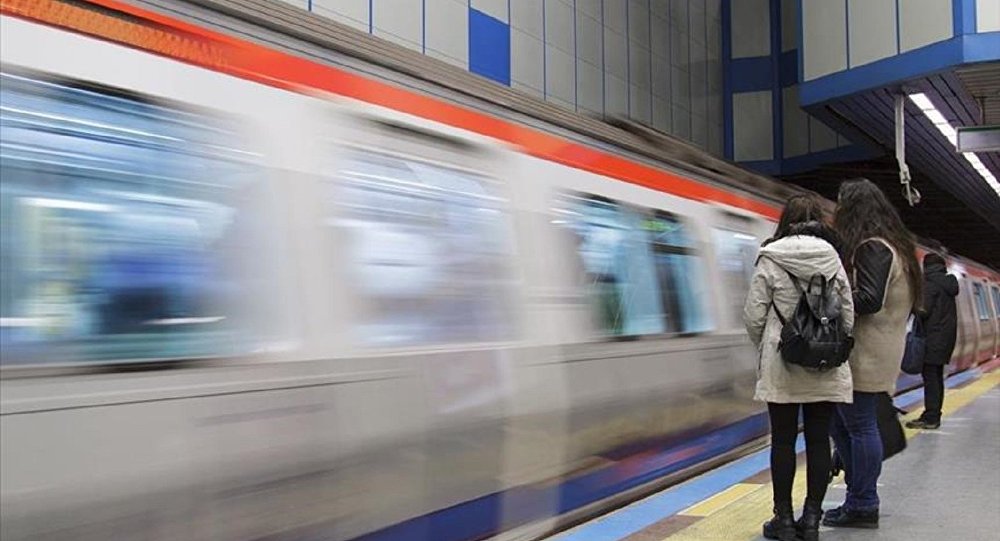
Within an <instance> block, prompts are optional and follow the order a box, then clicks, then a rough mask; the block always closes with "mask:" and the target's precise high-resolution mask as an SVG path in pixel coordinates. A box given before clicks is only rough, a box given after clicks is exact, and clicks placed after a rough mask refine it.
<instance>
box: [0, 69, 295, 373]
mask: <svg viewBox="0 0 1000 541" xmlns="http://www.w3.org/2000/svg"><path fill="white" fill-rule="evenodd" d="M2 83H3V86H2V91H0V141H2V143H0V145H2V152H3V160H2V162H0V171H2V172H0V175H2V177H3V182H2V183H0V221H2V226H3V227H2V235H0V243H2V251H3V258H2V259H0V283H2V295H0V346H2V349H3V355H2V356H0V358H2V360H3V362H5V363H14V362H86V361H101V362H107V361H146V360H154V359H156V360H164V359H177V358H184V359H190V358H203V357H212V356H219V355H229V354H234V353H239V352H242V351H244V347H245V346H247V347H253V346H249V345H250V344H253V343H256V342H257V339H258V338H260V337H262V336H263V335H266V334H267V332H266V331H264V330H263V329H256V330H255V331H248V330H247V329H245V328H243V327H240V325H239V324H237V321H236V318H235V317H234V316H236V314H237V313H239V314H242V313H244V312H247V311H248V310H245V308H247V307H246V306H242V305H238V304H230V303H227V300H232V299H240V298H244V297H247V294H248V293H249V292H250V291H251V290H252V291H254V293H253V295H256V296H258V297H260V296H263V290H258V289H256V287H255V286H261V287H263V286H262V284H266V283H267V281H266V280H265V279H258V280H257V281H256V282H253V278H252V277H251V274H252V273H249V272H248V273H246V274H245V275H244V276H245V278H246V280H245V281H237V280H234V279H233V278H232V276H231V275H229V274H227V272H228V270H231V268H232V267H233V266H242V265H238V264H236V265H230V263H235V262H234V261H233V259H234V257H235V255H236V254H238V253H245V252H247V251H249V250H251V249H250V248H247V249H244V248H245V243H247V242H249V241H248V238H249V237H248V236H247V235H246V234H245V233H247V232H249V231H250V230H251V229H252V228H253V224H254V223H256V220H257V219H256V218H254V219H253V220H250V219H248V217H247V216H246V214H247V213H246V212H241V208H242V206H241V205H242V204H241V203H240V202H239V201H242V200H244V199H245V198H246V197H247V196H248V190H250V189H251V188H252V184H253V183H254V178H255V177H254V176H253V175H252V172H253V168H252V167H251V166H250V165H249V164H248V159H250V156H251V155H250V154H249V153H247V152H244V151H241V150H239V149H237V148H236V147H234V146H233V145H232V141H233V140H234V135H233V133H231V132H229V131H226V130H225V129H223V128H222V127H220V126H222V124H218V123H216V122H215V120H217V119H214V118H208V117H205V116H203V115H200V114H194V113H189V112H184V111H180V110H175V109H173V108H168V107H163V106H159V105H153V104H150V103H147V102H145V101H143V100H139V99H133V98H126V97H121V96H116V95H112V94H109V93H106V92H103V91H95V90H88V89H83V88H78V87H75V86H69V85H64V84H56V83H52V82H45V81H40V80H35V79H30V78H25V77H21V76H19V75H14V74H6V73H5V74H3V75H2ZM262 266H265V267H266V264H264V265H262ZM258 278H259V277H258ZM265 289H266V288H265ZM236 317H242V316H236ZM277 319H280V318H278V317H277V314H274V320H277ZM272 322H273V320H272ZM241 329H242V330H243V331H244V332H243V333H242V334H237V332H238V331H239V330H241Z"/></svg>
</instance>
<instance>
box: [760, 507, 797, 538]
mask: <svg viewBox="0 0 1000 541" xmlns="http://www.w3.org/2000/svg"><path fill="white" fill-rule="evenodd" d="M764 537H766V538H768V539H777V540H778V541H795V518H794V516H793V515H792V503H791V502H776V503H775V504H774V517H772V518H771V520H769V521H767V522H765V523H764Z"/></svg>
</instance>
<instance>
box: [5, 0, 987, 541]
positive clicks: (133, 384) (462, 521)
mask: <svg viewBox="0 0 1000 541" xmlns="http://www.w3.org/2000/svg"><path fill="white" fill-rule="evenodd" d="M206 4H210V3H206V2H192V3H163V4H159V3H154V4H153V5H152V6H149V5H146V6H143V7H139V6H137V5H136V4H130V3H123V2H119V1H117V0H87V1H83V2H78V1H74V2H68V1H66V2H62V1H58V0H46V1H15V0H4V2H3V3H2V4H0V9H2V13H3V14H2V19H0V22H2V28H3V31H2V32H0V71H2V75H0V77H2V86H0V113H2V115H0V136H2V150H3V160H2V163H0V167H2V175H3V179H4V181H3V183H2V185H0V208H2V214H0V216H2V220H3V228H2V249H3V259H2V288H3V295H2V303H0V346H2V365H0V376H2V377H0V466H2V470H3V475H2V476H0V477H2V478H0V511H2V520H0V534H2V537H3V539H4V540H16V539H74V540H86V539H94V540H97V539H100V540H104V539H156V540H160V539H163V540H166V539H212V540H230V539H232V540H237V539H239V540H243V539H260V540H265V539H266V540H279V539H307V538H322V539H332V540H337V539H343V540H347V539H370V540H375V539H434V540H435V541H447V540H451V539H455V540H458V539H483V538H490V537H496V538H501V539H527V538H536V537H539V536H542V535H544V534H546V533H549V532H551V531H553V530H555V529H557V528H560V527H562V526H564V525H565V524H568V523H570V522H572V521H574V520H578V519H579V518H581V517H583V516H586V515H588V514H591V513H594V512H596V511H599V510H601V509H606V508H607V506H609V505H613V504H614V503H615V502H617V501H620V499H622V498H629V497H635V495H637V494H641V493H644V492H648V491H650V490H652V489H654V488H655V487H657V486H660V485H661V484H663V483H669V482H674V481H676V480H677V479H678V478H680V477H681V476H686V475H690V474H692V473H693V472H695V471H697V470H699V469H703V468H707V467H710V466H711V465H712V464H715V463H718V461H720V460H723V459H725V458H726V456H727V455H731V454H733V453H738V452H740V451H741V450H743V449H744V448H745V446H747V445H752V444H753V442H755V441H756V440H757V439H758V438H759V437H760V436H761V435H763V434H764V433H766V427H767V425H766V418H765V417H764V415H763V413H762V408H761V407H760V405H758V404H755V403H754V402H753V401H752V400H751V396H752V386H753V381H754V374H755V370H756V360H755V359H756V355H755V353H754V351H753V350H752V347H751V346H750V344H749V343H748V341H747V340H746V338H745V336H744V331H743V328H742V323H741V321H740V312H741V309H742V303H743V299H744V296H745V292H746V289H747V285H748V280H749V277H750V273H751V271H752V268H753V264H754V258H755V254H756V250H757V247H758V246H759V244H760V242H761V241H762V240H763V239H764V238H766V237H767V236H768V235H769V234H770V233H771V231H772V230H773V227H774V220H775V218H776V217H777V215H778V213H779V212H780V205H781V202H782V201H783V200H784V198H785V197H787V195H788V194H789V193H793V190H792V189H790V188H788V187H786V186H783V185H780V184H778V183H775V182H772V181H770V180H768V179H765V178H762V177H758V176H755V175H752V174H749V173H747V172H745V171H742V170H739V169H738V168H735V167H733V166H731V165H729V164H725V163H723V162H720V161H718V160H714V159H712V158H710V157H707V156H705V155H704V153H698V152H695V151H693V150H691V149H690V148H688V147H686V146H685V145H683V144H681V143H677V142H671V141H669V140H665V139H658V138H657V136H655V135H652V136H650V135H649V134H644V135H642V136H639V135H636V133H634V132H632V133H630V132H628V131H623V130H620V129H616V128H612V127H610V126H606V125H603V124H600V123H596V122H592V121H588V120H586V119H581V118H576V117H572V115H567V114H566V113H564V112H561V111H559V110H558V109H555V108H551V107H548V106H545V105H543V104H533V103H527V104H524V103H520V102H517V101H516V99H523V98H518V96H517V95H516V94H514V93H509V91H507V90H501V89H495V88H494V87H493V85H489V84H488V83H484V82H481V81H478V80H477V79H476V78H475V76H472V75H470V74H465V73H458V71H460V70H457V69H452V68H446V67H443V66H438V65H437V64H434V63H433V61H431V60H429V59H424V58H422V57H419V55H416V56H413V57H409V56H406V53H404V52H402V51H399V50H397V49H394V48H393V47H392V46H389V45H385V44H381V43H379V42H376V41H374V40H372V39H371V38H369V37H368V36H365V35H362V34H353V33H351V32H349V31H347V30H346V29H342V28H339V27H337V26H336V25H335V24H334V23H329V22H321V21H320V20H319V19H317V18H315V17H312V16H309V15H306V14H304V13H295V12H292V11H290V8H281V7H278V6H271V5H270V4H268V6H269V8H270V9H273V10H275V12H277V13H279V14H282V16H283V17H284V18H285V20H294V21H299V23H301V24H302V25H303V28H305V27H309V28H322V29H326V30H324V31H327V32H329V33H331V34H330V35H329V36H327V37H326V38H323V39H327V40H328V41H326V42H324V41H322V40H321V39H320V38H321V37H322V36H318V37H317V36H315V35H314V36H312V37H309V36H308V35H307V34H306V33H305V31H304V30H303V31H302V32H298V33H291V32H287V33H284V34H282V33H280V32H278V31H276V30H275V29H273V28H267V27H266V26H263V25H262V24H256V23H255V24H250V23H249V22H248V20H250V19H248V18H246V17H243V18H241V17H240V16H238V15H239V14H240V13H243V14H244V15H245V14H246V13H249V12H250V11H251V9H250V8H251V7H252V4H253V3H252V2H248V3H247V6H246V10H242V11H241V10H238V9H233V8H232V5H235V4H237V3H232V2H231V3H230V4H232V5H231V6H230V11H213V10H209V9H207V8H205V7H204V6H205V5H206ZM154 8H155V9H154ZM258 22H259V21H258ZM307 23H308V24H307ZM310 25H311V26H310ZM317 32H319V31H318V30H317ZM293 34H294V35H293ZM330 36H332V37H330ZM338 36H339V37H338ZM307 37H308V38H309V39H306V38H307ZM336 39H340V40H341V41H340V42H337V43H339V44H340V48H337V47H334V45H333V44H331V43H332V42H331V41H329V40H336ZM40 44H44V46H40ZM265 44H266V45H265ZM351 44H355V45H353V46H355V47H360V48H364V47H370V48H372V50H376V51H378V50H381V49H377V48H379V47H388V49H384V54H383V55H382V56H379V55H378V54H376V55H374V56H367V57H366V56H364V54H363V53H362V52H360V48H359V49H349V47H351V46H352V45H351ZM357 44H361V45H362V46H363V47H361V46H358V45H357ZM390 53H391V54H394V55H399V57H400V58H401V59H402V60H404V61H405V62H402V64H407V63H410V64H414V65H420V66H425V67H426V68H427V69H428V70H441V71H440V74H441V76H440V77H433V78H431V79H433V80H428V78H427V77H418V76H417V75H416V74H413V73H409V72H403V71H402V68H400V67H399V65H396V66H395V67H394V66H392V65H389V64H387V61H386V60H385V58H383V56H384V55H385V54H390ZM368 54H371V53H370V52H369V53H368ZM417 63H422V64H417ZM402 64H400V65H402ZM397 68H398V69H397ZM463 85H464V88H465V90H466V91H465V92H462V91H460V90H462V88H463ZM477 85H478V86H477ZM469 89H474V91H472V90H469ZM505 92H508V93H505ZM508 98H509V99H508ZM532 112H533V113H532ZM529 113H532V114H529ZM567 116H570V117H572V118H568V119H567ZM664 141H666V143H665V142H664ZM951 265H952V268H953V270H955V271H956V272H960V273H963V285H962V287H963V289H962V296H961V303H962V305H961V318H962V323H961V329H962V330H961V342H960V343H961V344H962V345H961V348H960V349H961V351H958V352H956V363H955V367H956V369H964V368H967V367H969V366H971V365H972V364H974V363H975V362H978V361H981V360H984V359H986V358H987V357H989V356H993V355H995V354H996V333H997V329H996V314H997V310H996V309H997V306H996V302H997V301H998V299H997V295H998V294H997V283H998V281H1000V280H998V279H1000V276H998V275H997V273H995V272H993V271H990V270H989V269H986V268H984V267H981V266H979V265H976V264H975V263H974V262H971V261H966V260H962V259H953V260H952V261H951ZM990 292H992V297H990ZM990 302H992V303H993V304H994V306H993V307H992V312H991V311H990V310H991V308H990V306H989V303H990ZM984 303H985V304H984ZM984 316H985V317H984ZM990 318H992V320H991V319H990ZM991 348H992V349H991Z"/></svg>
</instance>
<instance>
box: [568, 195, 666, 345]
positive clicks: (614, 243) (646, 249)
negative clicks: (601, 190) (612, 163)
mask: <svg viewBox="0 0 1000 541" xmlns="http://www.w3.org/2000/svg"><path fill="white" fill-rule="evenodd" d="M558 206H559V208H557V209H556V212H558V213H560V214H563V215H565V216H566V219H559V220H556V222H557V223H560V224H562V225H564V226H566V227H567V228H568V229H569V230H570V231H571V232H572V233H573V234H574V237H575V243H576V246H577V254H578V255H579V257H580V259H581V264H582V267H583V268H584V270H585V272H586V275H587V279H586V280H587V295H588V296H589V298H590V302H591V305H592V306H593V307H594V311H595V319H596V324H597V327H598V329H599V331H600V332H601V333H602V334H605V335H609V336H637V335H645V334H660V333H663V332H665V331H666V327H665V325H664V321H663V309H662V306H661V298H660V295H659V291H658V290H659V288H658V285H657V282H656V275H655V273H654V268H655V267H654V265H653V256H652V250H650V243H649V242H648V241H647V235H646V232H645V231H644V230H643V229H642V227H641V225H642V221H643V219H644V217H643V215H642V214H640V213H638V212H635V211H632V210H630V209H626V208H624V207H623V206H622V205H619V204H618V203H616V202H614V201H611V200H609V199H605V198H601V197H596V196H567V197H564V198H563V199H562V201H561V202H560V203H559V205H558Z"/></svg>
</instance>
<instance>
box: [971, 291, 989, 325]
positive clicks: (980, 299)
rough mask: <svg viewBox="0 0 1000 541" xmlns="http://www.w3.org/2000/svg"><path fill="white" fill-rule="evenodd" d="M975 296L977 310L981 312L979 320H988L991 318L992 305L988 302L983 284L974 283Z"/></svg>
mask: <svg viewBox="0 0 1000 541" xmlns="http://www.w3.org/2000/svg"><path fill="white" fill-rule="evenodd" d="M972 288H973V296H974V297H975V298H976V311H977V312H978V313H979V320H980V321H986V320H988V319H990V307H989V306H988V305H987V304H986V303H987V299H986V292H985V291H984V290H983V285H982V284H972Z"/></svg>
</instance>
